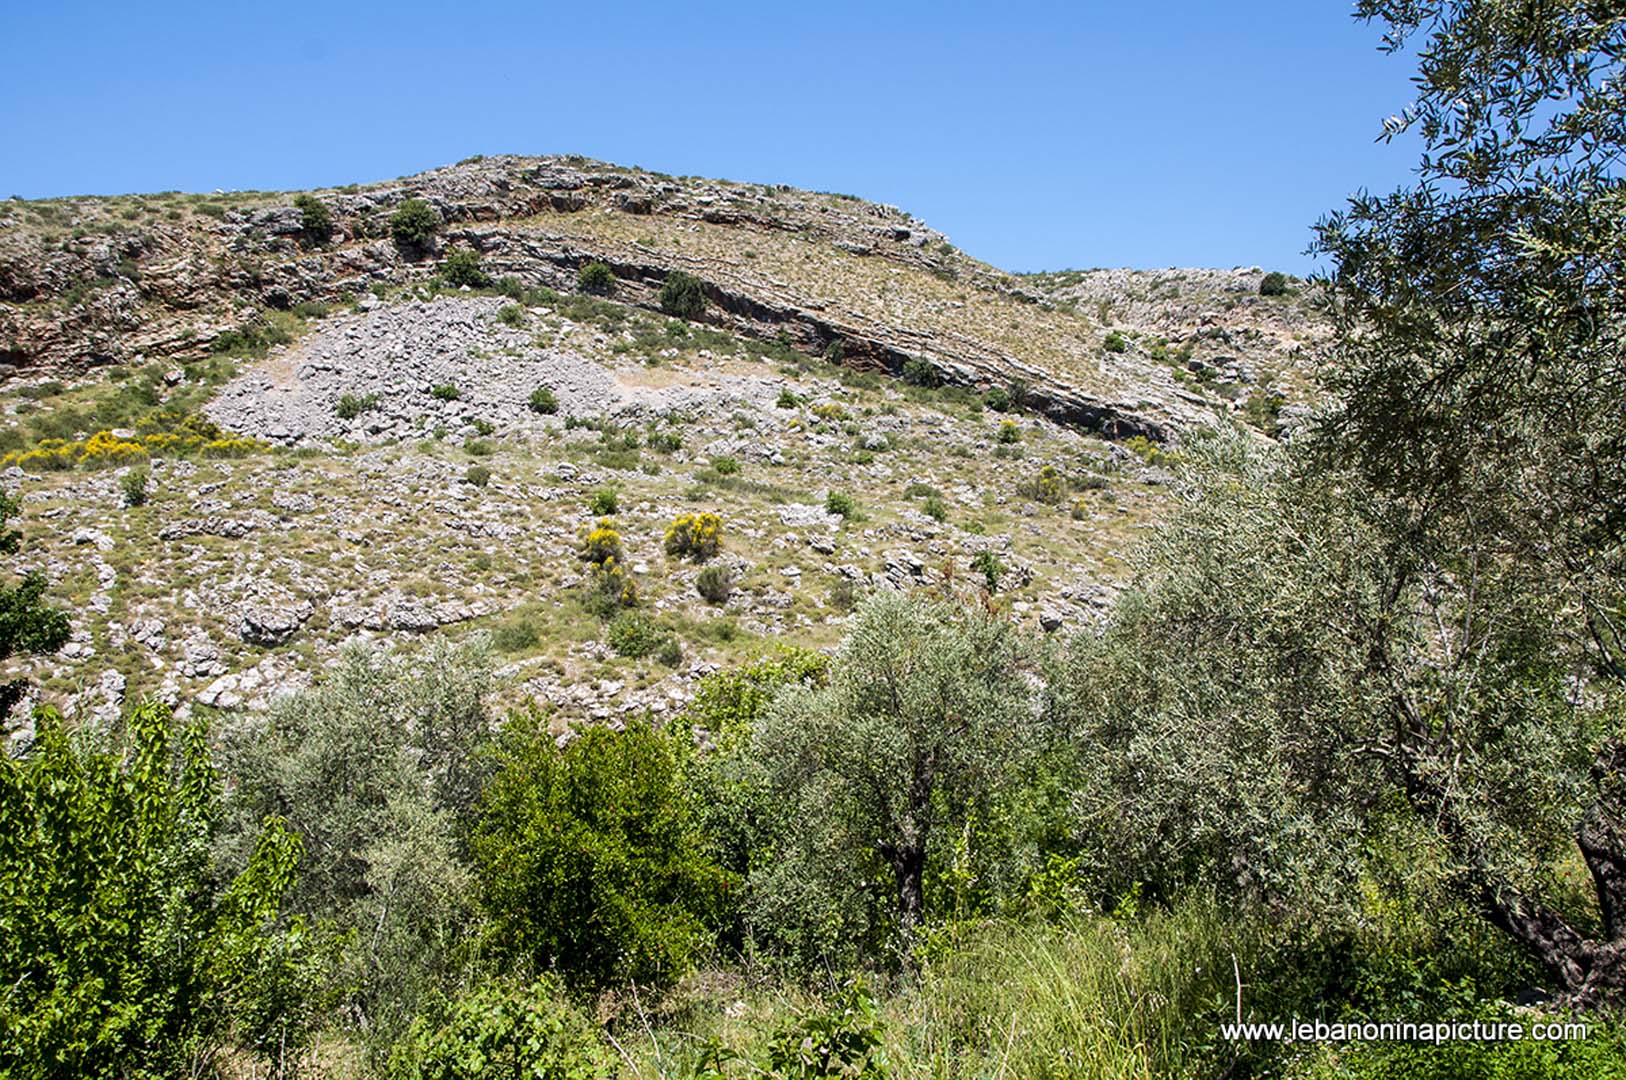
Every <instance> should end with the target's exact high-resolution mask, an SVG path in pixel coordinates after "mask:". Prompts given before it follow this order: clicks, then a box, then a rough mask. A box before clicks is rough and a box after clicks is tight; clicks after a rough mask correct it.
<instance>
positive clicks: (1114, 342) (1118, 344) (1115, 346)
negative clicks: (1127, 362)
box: [1101, 330, 1129, 353]
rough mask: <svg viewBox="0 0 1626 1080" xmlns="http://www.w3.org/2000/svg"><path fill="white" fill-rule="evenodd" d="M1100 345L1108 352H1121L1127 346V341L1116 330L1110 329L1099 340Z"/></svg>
mask: <svg viewBox="0 0 1626 1080" xmlns="http://www.w3.org/2000/svg"><path fill="white" fill-rule="evenodd" d="M1101 347H1102V348H1103V349H1105V350H1106V351H1107V352H1110V353H1121V352H1123V351H1124V350H1125V349H1127V348H1129V342H1128V341H1127V340H1125V338H1124V336H1123V335H1122V334H1120V333H1118V331H1116V330H1112V331H1109V332H1108V333H1107V336H1106V339H1105V340H1103V341H1102V342H1101Z"/></svg>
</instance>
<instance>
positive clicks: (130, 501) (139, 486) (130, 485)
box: [119, 469, 147, 507]
mask: <svg viewBox="0 0 1626 1080" xmlns="http://www.w3.org/2000/svg"><path fill="white" fill-rule="evenodd" d="M119 492H120V493H121V494H122V495H123V496H124V505H125V506H127V507H137V506H146V505H147V471H146V470H145V469H131V470H130V471H129V472H127V473H125V474H124V475H123V476H121V477H119Z"/></svg>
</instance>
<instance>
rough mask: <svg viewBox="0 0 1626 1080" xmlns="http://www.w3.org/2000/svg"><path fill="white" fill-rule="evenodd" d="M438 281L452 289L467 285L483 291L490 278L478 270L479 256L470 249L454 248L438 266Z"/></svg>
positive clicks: (489, 282)
mask: <svg viewBox="0 0 1626 1080" xmlns="http://www.w3.org/2000/svg"><path fill="white" fill-rule="evenodd" d="M440 279H441V280H442V281H444V282H445V283H446V284H448V285H450V286H452V287H453V288H460V287H462V286H464V285H467V286H468V287H469V288H471V289H483V288H485V287H486V286H488V285H490V284H491V277H490V275H489V274H487V273H486V272H485V271H484V270H482V269H480V255H479V253H478V252H476V251H474V250H472V249H470V248H454V249H453V250H452V251H451V252H450V253H448V254H447V256H446V258H445V259H443V260H442V261H441V264H440Z"/></svg>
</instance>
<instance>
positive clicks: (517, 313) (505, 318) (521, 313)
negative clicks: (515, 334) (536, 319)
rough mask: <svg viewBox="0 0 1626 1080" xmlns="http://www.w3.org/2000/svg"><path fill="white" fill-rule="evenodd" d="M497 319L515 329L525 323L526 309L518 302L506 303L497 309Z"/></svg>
mask: <svg viewBox="0 0 1626 1080" xmlns="http://www.w3.org/2000/svg"><path fill="white" fill-rule="evenodd" d="M497 321H498V322H500V323H502V324H503V325H504V326H506V327H509V328H510V329H513V330H519V329H521V328H522V327H524V325H525V309H524V308H522V307H520V306H519V305H518V304H504V305H503V306H502V307H500V308H498V309H497Z"/></svg>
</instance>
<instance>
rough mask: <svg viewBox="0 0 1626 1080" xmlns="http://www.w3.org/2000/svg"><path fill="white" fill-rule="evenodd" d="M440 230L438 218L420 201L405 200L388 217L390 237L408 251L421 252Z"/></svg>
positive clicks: (427, 205)
mask: <svg viewBox="0 0 1626 1080" xmlns="http://www.w3.org/2000/svg"><path fill="white" fill-rule="evenodd" d="M439 230H440V217H439V215H437V214H436V213H435V209H434V207H432V206H430V205H429V204H428V203H426V202H424V201H423V200H422V199H407V200H405V201H404V202H402V203H401V205H400V206H399V207H397V208H396V210H395V213H393V214H391V215H390V236H391V238H392V239H394V241H395V243H396V245H397V246H398V247H401V248H403V249H406V250H409V251H418V250H422V249H423V248H426V247H428V246H429V243H430V241H432V240H434V238H435V233H436V232H438V231H439Z"/></svg>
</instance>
